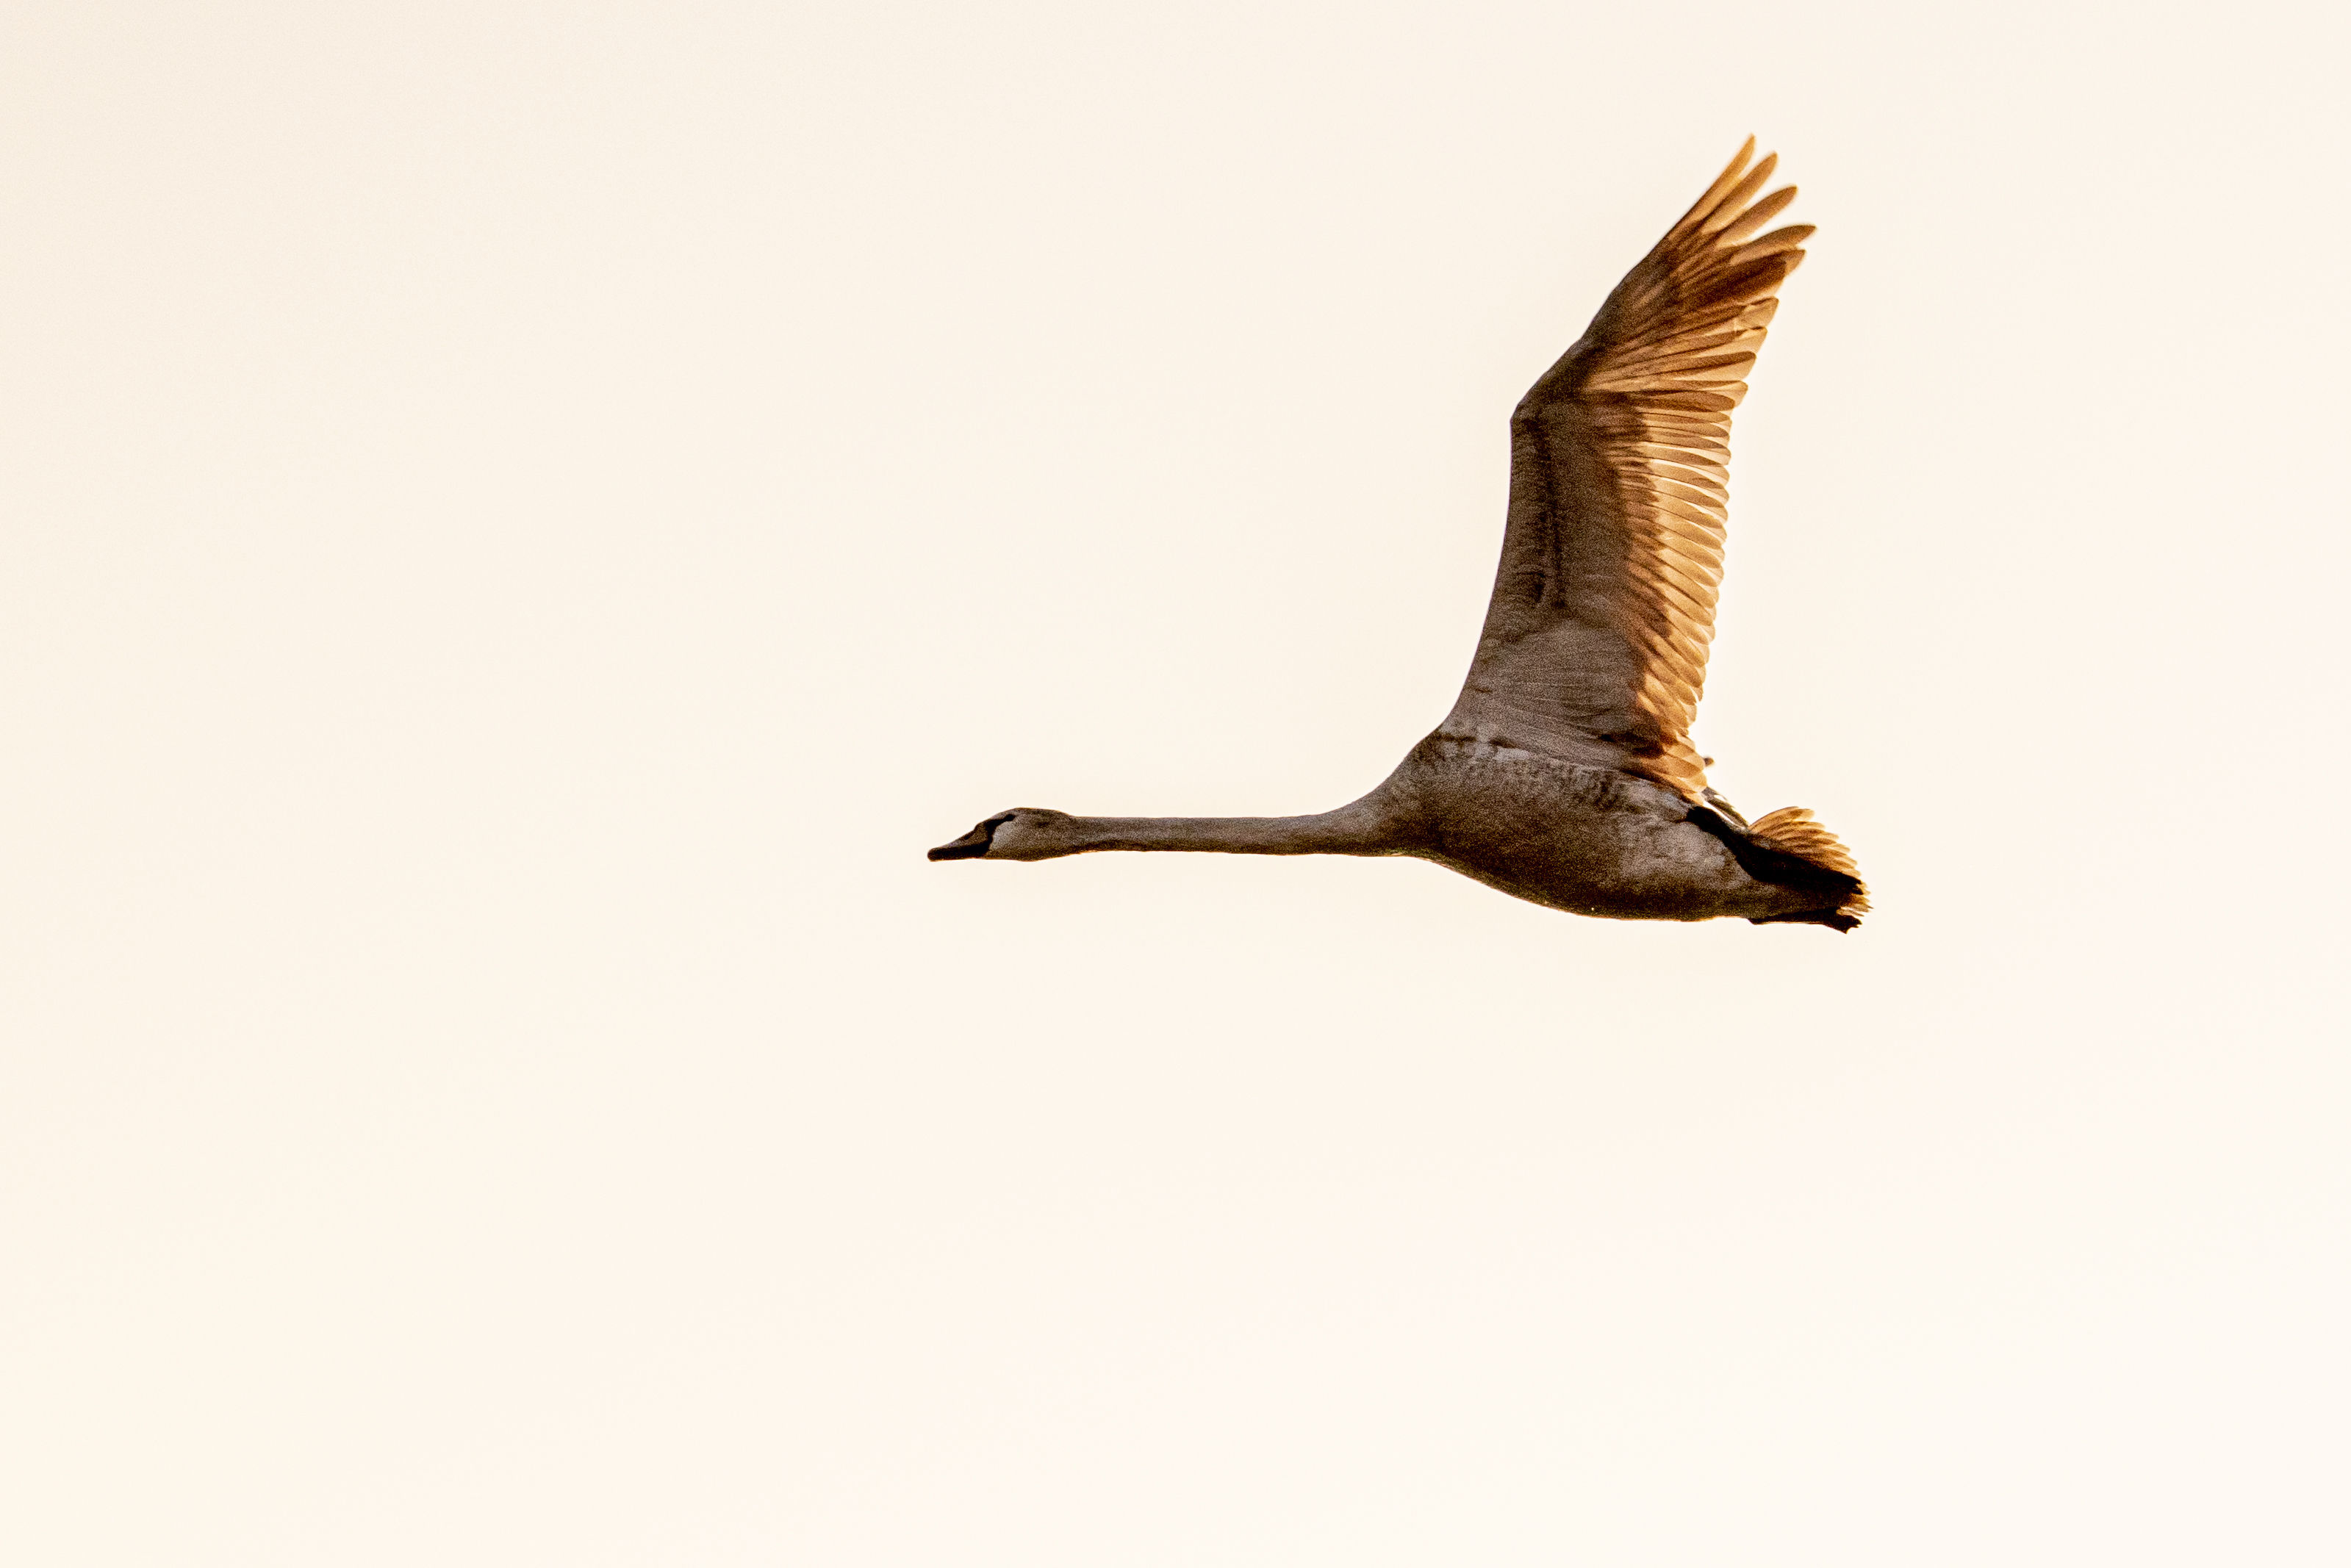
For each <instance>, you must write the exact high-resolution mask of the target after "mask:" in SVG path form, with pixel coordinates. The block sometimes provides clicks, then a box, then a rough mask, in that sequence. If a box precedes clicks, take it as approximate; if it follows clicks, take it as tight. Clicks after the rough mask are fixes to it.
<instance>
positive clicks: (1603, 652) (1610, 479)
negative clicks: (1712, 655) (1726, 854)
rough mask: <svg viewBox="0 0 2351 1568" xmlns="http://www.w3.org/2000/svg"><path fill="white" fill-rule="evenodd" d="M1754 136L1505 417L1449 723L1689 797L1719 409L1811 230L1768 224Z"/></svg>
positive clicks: (1716, 582) (1699, 784)
mask: <svg viewBox="0 0 2351 1568" xmlns="http://www.w3.org/2000/svg"><path fill="white" fill-rule="evenodd" d="M1754 152H1755V143H1754V141H1753V140H1752V139H1751V138H1750V140H1749V141H1748V142H1747V144H1746V146H1744V147H1742V148H1741V149H1740V152H1739V156H1738V157H1736V158H1734V159H1732V160H1731V161H1730V163H1729V166H1728V167H1726V168H1725V169H1724V170H1723V172H1721V173H1720V174H1719V176H1717V177H1716V179H1715V181H1714V183H1712V184H1710V185H1709V186H1708V187H1707V190H1706V193H1705V194H1703V195H1701V196H1700V197H1699V198H1698V201H1697V202H1695V203H1694V204H1692V205H1691V206H1690V208H1689V210H1688V211H1687V212H1686V213H1684V214H1682V215H1681V217H1680V218H1679V219H1677V221H1676V222H1675V224H1674V225H1673V226H1672V227H1671V228H1669V229H1668V230H1667V232H1666V235H1665V237H1664V238H1663V239H1661V240H1659V241H1658V242H1657V245H1656V248H1654V249H1653V250H1651V251H1650V252H1649V254H1648V255H1647V256H1645V257H1644V258H1642V260H1641V263H1640V265H1638V266H1637V267H1634V268H1633V270H1632V271H1631V272H1630V273H1628V274H1626V275H1625V280H1624V281H1623V282H1622V283H1620V284H1618V285H1617V286H1616V288H1615V291H1614V293H1612V294H1611V295H1610V296H1609V297H1608V300H1607V303H1606V304H1604V305H1603V306H1602V307H1601V308H1600V313H1599V314H1598V315H1597V316H1595V317H1594V318H1593V321H1592V325H1591V326H1590V327H1589V328H1587V329H1585V330H1584V334H1583V338H1582V339H1581V340H1578V341H1577V343H1576V344H1575V346H1574V347H1573V348H1572V349H1570V350H1568V351H1567V353H1566V354H1565V355H1564V356H1563V357H1562V359H1561V360H1560V361H1559V363H1557V364H1556V365H1554V366H1552V369H1551V370H1550V371H1548V372H1547V373H1546V374H1545V375H1544V376H1543V377H1542V379H1541V381H1539V382H1536V383H1535V385H1534V387H1533V389H1532V390H1531V391H1530V392H1528V393H1527V396H1526V398H1525V400H1524V401H1523V402H1520V405H1519V408H1518V412H1517V413H1515V414H1514V415H1513V416H1512V418H1511V421H1510V433H1511V462H1510V527H1509V529H1508V531H1507V533H1506V535H1505V538H1504V541H1503V548H1502V562H1501V569H1500V570H1499V572H1498V574H1497V576H1496V580H1495V586H1494V598H1493V601H1492V603H1491V604H1490V605H1489V608H1488V611H1487V619H1486V630H1485V633H1484V635H1483V636H1482V637H1481V638H1480V639H1479V652H1478V658H1477V661H1476V663H1475V664H1473V665H1472V666H1471V669H1470V673H1469V680H1468V685H1466V686H1465V687H1464V688H1463V690H1462V694H1461V701H1460V703H1459V704H1458V705H1457V706H1456V707H1455V709H1454V714H1453V716H1452V718H1451V719H1449V720H1448V721H1447V729H1448V731H1450V732H1452V733H1458V734H1474V735H1478V736H1480V737H1489V738H1495V739H1506V740H1510V741H1512V742H1514V743H1516V744H1520V745H1528V746H1533V747H1541V748H1545V749H1549V750H1552V751H1554V752H1557V753H1561V754H1563V755H1569V756H1572V757H1579V758H1582V757H1593V758H1599V757H1604V758H1607V759H1609V760H1611V761H1613V762H1614V763H1615V764H1616V765H1617V766H1621V767H1625V768H1629V769H1630V770H1632V771H1634V772H1635V773H1639V774H1641V775H1643V776H1644V777H1646V778H1649V779H1654V780H1655V781H1656V782H1657V783H1660V784H1663V785H1666V786H1667V787H1668V788H1670V789H1676V790H1677V791H1679V792H1680V793H1681V794H1683V795H1684V796H1686V797H1687V799H1689V800H1691V801H1693V802H1698V801H1700V800H1702V799H1703V797H1704V791H1705V789H1706V773H1705V766H1704V763H1703V762H1702V761H1701V759H1700V758H1699V757H1698V752H1697V750H1696V749H1695V748H1694V747H1692V746H1691V745H1690V741H1689V727H1690V723H1691V720H1692V719H1693V718H1694V717H1695V716H1696V714H1697V712H1698V697H1699V695H1700V694H1701V693H1702V692H1703V690H1704V688H1705V683H1706V660H1707V653H1708V647H1709V645H1710V644H1711V643H1713V641H1714V611H1715V602H1716V596H1717V593H1718V591H1719V587H1720V584H1721V581H1722V548H1723V530H1724V525H1725V521H1726V517H1727V513H1728V503H1729V489H1728V485H1727V480H1728V465H1729V458H1730V444H1729V434H1730V414H1731V411H1732V410H1734V409H1736V408H1737V407H1738V406H1739V403H1740V400H1741V399H1742V398H1744V397H1745V396H1746V395H1747V377H1748V376H1749V374H1750V372H1751V371H1753V370H1754V367H1755V356H1756V351H1757V350H1759V349H1761V347H1762V344H1763V340H1764V335H1765V332H1766V331H1767V329H1769V328H1770V326H1771V319H1772V317H1773V316H1774V315H1775V314H1776V313H1777V312H1778V310H1779V306H1780V302H1779V298H1778V295H1777V290H1778V288H1779V287H1780V285H1781V284H1782V282H1783V281H1785V279H1786V278H1787V277H1788V275H1789V273H1791V272H1792V271H1794V270H1795V267H1796V266H1797V264H1798V263H1799V262H1801V261H1802V259H1803V255H1804V253H1803V250H1802V246H1803V243H1804V241H1805V240H1806V239H1807V238H1809V237H1810V236H1811V235H1812V234H1813V226H1812V225H1809V224H1792V225H1786V226H1784V227H1781V228H1776V229H1771V230H1770V232H1768V233H1765V232H1763V231H1764V230H1765V229H1766V227H1767V225H1770V224H1771V221H1772V220H1773V219H1774V218H1776V217H1778V216H1779V215H1780V214H1781V213H1782V211H1784V210H1785V209H1786V207H1787V205H1788V204H1789V203H1790V202H1792V201H1793V200H1794V199H1795V194H1796V193H1795V188H1794V187H1793V186H1785V187H1782V188H1781V189H1779V190H1776V191H1772V192H1770V193H1764V186H1765V185H1766V184H1767V183H1769V182H1770V180H1771V174H1772V172H1773V170H1774V169H1776V168H1777V167H1778V159H1777V157H1776V155H1773V156H1767V157H1765V158H1763V159H1761V161H1760V162H1759V161H1755V158H1754Z"/></svg>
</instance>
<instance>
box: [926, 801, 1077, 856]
mask: <svg viewBox="0 0 2351 1568" xmlns="http://www.w3.org/2000/svg"><path fill="white" fill-rule="evenodd" d="M1074 821H1077V819H1076V818H1074V817H1072V816H1071V815H1070V814H1069V813H1068V812H1067V811H1048V810H1044V809H1042V808H1041V807H1037V806H1017V807H1015V808H1014V809H1012V810H1009V811H998V812H997V813H996V815H994V816H993V817H990V818H988V819H987V821H984V822H981V823H979V824H978V825H977V826H976V827H974V828H973V829H972V831H969V832H967V833H966V834H965V835H964V836H963V837H961V838H959V839H957V840H956V841H955V842H953V843H951V844H941V845H940V846H939V847H938V848H937V849H935V850H933V851H932V852H931V858H932V859H933V860H935V861H971V860H990V861H1041V860H1050V859H1052V858H1053V857H1054V856H1055V855H1065V854H1068V853H1069V852H1071V850H1072V849H1073V848H1074V847H1075V845H1074V844H1073V843H1072V842H1071V837H1070V832H1069V826H1070V824H1071V823H1072V822H1074Z"/></svg>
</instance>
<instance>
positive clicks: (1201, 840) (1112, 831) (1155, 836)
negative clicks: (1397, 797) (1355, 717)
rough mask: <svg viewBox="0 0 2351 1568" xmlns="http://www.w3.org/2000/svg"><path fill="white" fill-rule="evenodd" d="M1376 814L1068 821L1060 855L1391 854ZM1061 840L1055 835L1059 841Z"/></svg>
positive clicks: (1354, 808) (1352, 809) (1358, 810)
mask: <svg viewBox="0 0 2351 1568" xmlns="http://www.w3.org/2000/svg"><path fill="white" fill-rule="evenodd" d="M1382 826H1383V823H1382V821H1381V820H1380V816H1379V813H1377V812H1375V811H1373V810H1368V809H1366V808H1365V807H1364V803H1363V802H1362V801H1357V802H1355V803H1354V804H1353V805H1350V806H1342V807H1340V808H1339V809H1338V810H1335V811H1319V812H1317V813H1315V814H1314V815H1312V816H1311V817H1071V819H1069V821H1067V822H1066V823H1065V824H1063V825H1062V827H1063V831H1064V832H1065V833H1066V835H1067V844H1068V847H1067V848H1066V849H1062V850H1061V853H1063V854H1073V855H1074V854H1084V853H1086V852H1089V851H1092V850H1202V851H1207V852H1212V853H1218V854H1228V855H1376V854H1385V853H1390V852H1393V849H1394V846H1393V845H1392V844H1391V843H1390V842H1389V841H1388V838H1387V835H1386V834H1385V833H1384V832H1383V831H1381V828H1382ZM1057 836H1059V835H1057Z"/></svg>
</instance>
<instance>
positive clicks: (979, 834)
mask: <svg viewBox="0 0 2351 1568" xmlns="http://www.w3.org/2000/svg"><path fill="white" fill-rule="evenodd" d="M1000 821H1004V819H1003V818H1001V817H990V818H989V819H988V820H987V821H985V822H982V823H980V824H979V826H977V827H976V828H974V829H973V830H972V831H969V832H967V833H966V834H965V835H964V836H963V837H961V838H959V839H957V840H956V841H955V842H953V843H951V844H941V845H940V846H939V847H938V848H937V849H935V850H933V851H932V852H931V858H932V859H933V860H935V861H968V860H977V859H978V858H979V857H980V856H982V855H984V854H986V853H987V846H988V843H989V841H991V840H993V839H994V838H995V837H996V824H997V823H998V822H1000Z"/></svg>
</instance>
